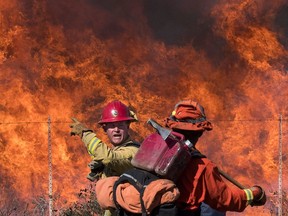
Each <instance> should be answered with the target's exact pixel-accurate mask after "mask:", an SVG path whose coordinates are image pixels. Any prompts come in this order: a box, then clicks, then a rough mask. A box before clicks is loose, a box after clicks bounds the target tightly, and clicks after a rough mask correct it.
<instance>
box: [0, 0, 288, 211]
mask: <svg viewBox="0 0 288 216" xmlns="http://www.w3.org/2000/svg"><path fill="white" fill-rule="evenodd" d="M117 3H118V2H116V1H112V0H110V1H105V3H103V2H101V1H88V0H85V1H81V2H77V1H65V0H64V1H61V2H60V3H59V2H58V1H49V3H48V2H47V1H45V0H41V1H32V0H31V1H25V2H22V1H17V0H13V1H9V2H7V1H0V8H1V10H0V70H1V73H0V82H1V85H0V90H1V94H2V95H1V104H0V153H1V158H0V166H1V169H0V174H1V178H0V185H1V191H0V193H1V199H0V206H1V207H7V205H9V203H11V201H13V200H15V201H16V203H20V204H19V205H21V203H25V202H28V203H29V202H30V201H31V200H33V199H35V197H37V196H41V195H43V194H44V195H47V193H48V149H47V148H48V143H47V139H48V131H47V128H48V125H47V118H48V116H51V119H52V124H51V133H52V134H51V136H52V149H53V189H54V191H53V192H54V195H55V196H56V195H59V196H60V197H61V199H62V201H61V202H60V205H64V200H66V201H67V202H68V203H71V202H73V201H75V200H76V199H77V196H76V194H77V193H78V192H79V190H80V189H81V188H83V187H85V186H87V184H89V182H88V180H86V175H87V173H88V167H87V163H88V162H89V156H88V154H87V153H86V151H85V149H84V147H83V146H82V143H81V141H80V140H79V139H77V138H75V137H70V135H69V122H70V117H76V118H78V119H80V120H82V121H83V122H85V123H86V124H87V125H88V126H90V127H92V128H94V129H95V130H96V131H97V133H98V135H99V136H101V137H103V139H104V140H105V137H104V134H103V132H102V131H101V130H100V129H99V128H98V127H97V125H96V122H97V121H98V119H99V115H100V111H101V108H102V107H103V105H104V104H105V103H106V102H108V101H110V100H112V99H116V98H117V99H120V100H122V101H123V102H124V103H126V104H129V105H130V106H131V107H132V108H133V109H134V110H136V111H137V115H138V118H139V119H140V122H139V123H135V124H133V125H132V129H133V132H132V133H133V135H134V137H136V138H137V139H138V140H142V139H143V137H145V136H146V135H147V134H148V133H150V132H151V129H150V128H148V127H147V126H146V125H145V122H146V120H148V119H149V118H150V117H152V118H154V119H156V120H158V121H161V120H162V119H164V118H165V117H166V116H167V115H169V114H170V112H171V111H172V109H173V107H174V105H175V104H176V103H177V102H178V101H179V100H182V99H187V98H192V99H196V100H198V101H199V102H200V104H202V105H203V106H204V107H205V111H206V114H207V117H208V118H209V119H210V120H211V121H212V123H213V124H214V130H213V131H212V132H209V133H206V134H205V135H204V136H203V137H201V140H200V141H199V144H197V146H198V147H199V149H201V150H202V152H203V153H204V154H206V155H207V156H208V157H209V158H210V159H211V160H213V161H214V162H215V163H217V164H218V165H219V167H221V168H222V169H223V170H225V171H227V172H228V173H229V174H230V175H232V176H233V177H235V178H236V179H237V180H238V181H239V182H241V183H243V184H245V185H247V186H251V185H253V184H259V185H261V186H263V187H264V188H265V189H266V190H267V191H276V190H277V189H278V188H277V187H278V154H279V151H278V144H279V140H280V139H279V138H280V137H281V141H282V143H283V152H284V156H283V176H284V178H287V165H286V159H287V155H286V153H285V152H287V145H284V144H285V142H287V135H286V132H285V131H286V130H287V116H288V113H287V104H286V103H285V101H286V100H285V99H286V98H287V96H288V91H287V83H288V78H287V66H288V61H287V60H288V59H287V56H288V55H287V54H288V51H287V46H288V45H287V38H288V34H287V25H285V24H287V21H285V20H287V19H285V18H287V15H285V14H287V13H288V5H287V2H285V1H284V0H277V1H271V2H267V1H264V0H258V1H251V0H245V1H240V0H238V1H237V0H236V1H227V0H221V1H218V2H217V4H216V3H215V1H209V0H206V1H202V2H198V3H196V2H191V1H185V0H184V1H181V2H177V3H176V2H173V1H167V2H165V3H161V1H153V2H152V1H145V2H141V1H125V2H122V3H121V4H117ZM285 22H286V23H285ZM279 114H282V115H283V118H284V121H283V123H282V125H281V127H282V128H283V135H281V136H280V129H279V128H280V124H279V120H278V118H279ZM287 186H288V185H287V183H286V182H283V187H284V188H287ZM11 194H12V195H13V196H11ZM269 205H270V204H269V202H268V204H267V205H266V206H264V208H261V212H262V211H263V215H270V213H269V211H270V208H271V207H270V206H269ZM262 209H263V210H262ZM256 211H257V214H258V215H259V208H248V209H247V210H245V212H244V213H243V215H252V214H253V212H254V213H255V212H256ZM261 212H260V215H261V214H262V213H261Z"/></svg>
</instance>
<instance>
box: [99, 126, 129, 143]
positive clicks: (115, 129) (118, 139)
mask: <svg viewBox="0 0 288 216" xmlns="http://www.w3.org/2000/svg"><path fill="white" fill-rule="evenodd" d="M104 130H105V132H106V134H107V136H108V138H109V139H110V141H111V143H112V144H113V145H114V146H117V145H120V144H122V143H123V142H124V141H125V140H126V139H127V137H128V136H129V134H128V132H129V122H128V121H121V122H110V123H106V125H105V126H104Z"/></svg>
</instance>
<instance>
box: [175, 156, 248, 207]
mask: <svg viewBox="0 0 288 216" xmlns="http://www.w3.org/2000/svg"><path fill="white" fill-rule="evenodd" d="M177 187H178V188H179V191H180V197H179V199H178V200H177V202H178V206H179V207H180V208H183V209H185V210H192V211H193V210H196V209H197V208H199V205H200V203H201V202H205V203H206V204H208V205H209V206H210V207H212V208H214V209H216V210H219V211H237V212H241V211H243V210H244V209H245V208H246V206H247V198H246V194H245V192H244V190H241V189H239V188H236V187H235V188H234V187H233V188H230V187H229V186H228V185H227V184H226V183H225V182H224V181H223V179H222V178H221V176H220V173H219V171H218V169H217V167H216V165H215V164H214V163H212V162H211V161H210V160H208V159H207V158H192V159H191V161H190V162H189V164H188V165H187V167H186V169H185V170H184V172H183V173H182V175H181V176H180V178H179V179H178V182H177Z"/></svg>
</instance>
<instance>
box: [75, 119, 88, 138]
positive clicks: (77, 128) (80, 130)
mask: <svg viewBox="0 0 288 216" xmlns="http://www.w3.org/2000/svg"><path fill="white" fill-rule="evenodd" d="M71 119H72V121H73V123H72V124H70V128H71V132H70V135H71V136H75V135H77V136H79V137H80V138H82V136H83V132H87V131H91V132H92V130H91V129H89V128H87V127H86V126H85V125H84V124H82V123H81V122H79V121H78V120H77V119H76V118H71Z"/></svg>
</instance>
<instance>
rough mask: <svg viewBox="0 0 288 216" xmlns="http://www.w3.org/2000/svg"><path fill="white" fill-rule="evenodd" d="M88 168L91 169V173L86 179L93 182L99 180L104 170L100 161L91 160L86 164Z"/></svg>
mask: <svg viewBox="0 0 288 216" xmlns="http://www.w3.org/2000/svg"><path fill="white" fill-rule="evenodd" d="M88 167H89V168H90V169H91V172H90V173H89V174H88V175H87V179H89V180H90V181H92V182H94V181H96V180H98V179H100V178H101V176H102V173H103V170H104V165H103V163H102V162H101V161H95V160H92V161H91V162H90V163H89V164H88Z"/></svg>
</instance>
